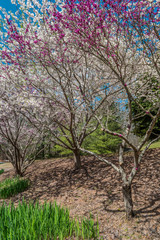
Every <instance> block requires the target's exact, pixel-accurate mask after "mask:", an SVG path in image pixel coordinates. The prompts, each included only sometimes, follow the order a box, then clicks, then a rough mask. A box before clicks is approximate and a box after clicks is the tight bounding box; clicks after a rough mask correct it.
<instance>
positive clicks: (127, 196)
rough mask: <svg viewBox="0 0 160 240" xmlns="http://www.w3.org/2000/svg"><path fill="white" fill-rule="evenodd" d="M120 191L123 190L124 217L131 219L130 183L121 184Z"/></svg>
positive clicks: (132, 214)
mask: <svg viewBox="0 0 160 240" xmlns="http://www.w3.org/2000/svg"><path fill="white" fill-rule="evenodd" d="M122 192H123V198H124V206H125V212H126V218H127V219H131V218H132V217H133V216H134V213H133V202H132V191H131V184H130V185H128V184H125V185H123V186H122Z"/></svg>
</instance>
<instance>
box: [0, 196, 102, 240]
mask: <svg viewBox="0 0 160 240" xmlns="http://www.w3.org/2000/svg"><path fill="white" fill-rule="evenodd" d="M0 216H1V218H0V226H1V231H0V239H3V240H11V239H12V240H21V239H26V240H29V239H32V240H37V239H38V240H49V239H50V240H57V239H60V240H63V239H66V238H68V237H76V239H99V225H98V221H97V224H95V223H94V221H93V219H91V217H90V218H89V219H86V218H83V219H81V221H79V220H75V219H71V218H70V216H69V210H68V209H64V208H62V207H60V206H58V205H57V204H56V202H55V203H54V204H51V203H46V202H45V203H44V204H43V205H42V204H40V203H39V202H36V203H35V204H33V203H32V202H29V203H28V204H27V203H26V202H25V201H24V199H23V200H22V203H20V202H19V205H18V206H17V207H16V208H15V206H14V204H13V203H12V204H11V203H10V205H9V206H7V204H6V203H3V205H2V206H0Z"/></svg>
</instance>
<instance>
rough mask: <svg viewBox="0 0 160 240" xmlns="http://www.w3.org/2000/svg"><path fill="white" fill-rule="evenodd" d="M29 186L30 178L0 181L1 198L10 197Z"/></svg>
mask: <svg viewBox="0 0 160 240" xmlns="http://www.w3.org/2000/svg"><path fill="white" fill-rule="evenodd" d="M28 187H29V180H28V179H20V178H13V179H10V178H9V179H6V180H4V181H2V182H1V183H0V198H9V197H12V196H14V195H16V194H18V193H20V192H23V191H24V190H26V189H27V188H28Z"/></svg>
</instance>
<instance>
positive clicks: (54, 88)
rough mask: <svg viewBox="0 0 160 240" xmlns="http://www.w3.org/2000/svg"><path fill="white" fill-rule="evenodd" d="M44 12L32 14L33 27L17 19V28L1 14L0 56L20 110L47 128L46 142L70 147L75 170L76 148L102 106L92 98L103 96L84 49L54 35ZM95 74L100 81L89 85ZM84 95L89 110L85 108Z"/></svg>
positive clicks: (94, 67) (95, 71)
mask: <svg viewBox="0 0 160 240" xmlns="http://www.w3.org/2000/svg"><path fill="white" fill-rule="evenodd" d="M46 12H47V11H45V13H43V14H44V15H43V17H42V12H41V13H39V12H37V13H36V19H37V21H38V26H36V31H35V26H34V22H32V24H31V23H27V22H26V24H25V22H23V28H19V26H18V25H17V24H16V23H15V22H14V21H13V19H14V16H12V21H11V20H9V19H8V18H7V20H6V21H7V25H8V29H7V26H6V29H7V31H8V35H7V38H5V39H6V41H5V44H6V45H7V44H8V46H9V47H6V48H4V47H3V49H2V51H1V56H2V59H3V61H4V62H5V65H6V64H8V70H7V71H8V72H7V76H8V78H9V79H10V81H12V82H14V84H16V86H17V87H19V88H20V89H21V94H19V96H18V99H19V104H20V103H23V104H21V109H23V110H24V112H25V111H26V112H27V114H30V115H31V116H32V119H33V118H34V119H35V122H36V123H37V124H38V125H39V126H40V124H41V125H42V126H43V127H44V128H45V129H46V131H48V132H49V134H50V135H51V136H52V137H51V141H53V142H54V143H56V144H58V145H60V146H62V147H65V148H67V149H70V150H71V151H73V153H74V159H75V166H76V168H80V166H81V161H80V151H79V148H78V147H79V146H81V145H82V143H83V141H84V139H85V138H86V137H87V136H88V135H89V134H91V133H92V132H93V131H95V130H96V129H97V127H98V124H97V123H96V124H95V121H97V120H96V119H95V120H94V123H93V121H92V119H93V117H94V114H93V112H95V111H97V109H99V108H101V105H102V101H100V100H99V101H98V100H97V99H96V98H95V97H96V96H97V94H99V96H100V95H101V94H104V90H103V89H101V88H100V86H102V85H103V82H104V79H103V78H102V75H103V74H102V73H100V75H101V77H100V76H99V68H98V67H96V65H95V66H93V61H88V57H87V54H86V53H83V52H82V53H81V52H77V49H75V48H73V47H72V45H71V44H70V43H68V44H66V43H65V42H64V41H63V40H62V41H59V37H60V35H59V33H58V34H56V31H53V29H52V25H51V24H50V22H51V20H52V19H48V18H47V17H46V16H47V15H46ZM28 21H29V22H30V18H28ZM19 25H21V23H20V22H19ZM65 52H67V53H66V54H65ZM11 66H12V67H11ZM95 78H100V79H101V80H100V82H99V83H98V84H96V85H95V84H94V85H93V82H95V81H94V79H95ZM22 79H23V80H22ZM86 96H87V98H88V99H89V101H90V107H92V109H93V112H89V111H88V105H87V104H86V103H85V97H86ZM24 97H25V99H24ZM26 98H28V99H26ZM35 99H36V101H35ZM104 101H105V98H103V102H104ZM34 104H35V105H34ZM31 108H32V111H30V109H31ZM40 109H41V110H40ZM24 112H23V114H25V113H24ZM93 125H94V127H93Z"/></svg>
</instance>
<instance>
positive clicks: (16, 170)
mask: <svg viewBox="0 0 160 240" xmlns="http://www.w3.org/2000/svg"><path fill="white" fill-rule="evenodd" d="M15 173H16V175H18V176H20V177H22V176H23V173H22V171H21V169H18V168H16V169H15Z"/></svg>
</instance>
